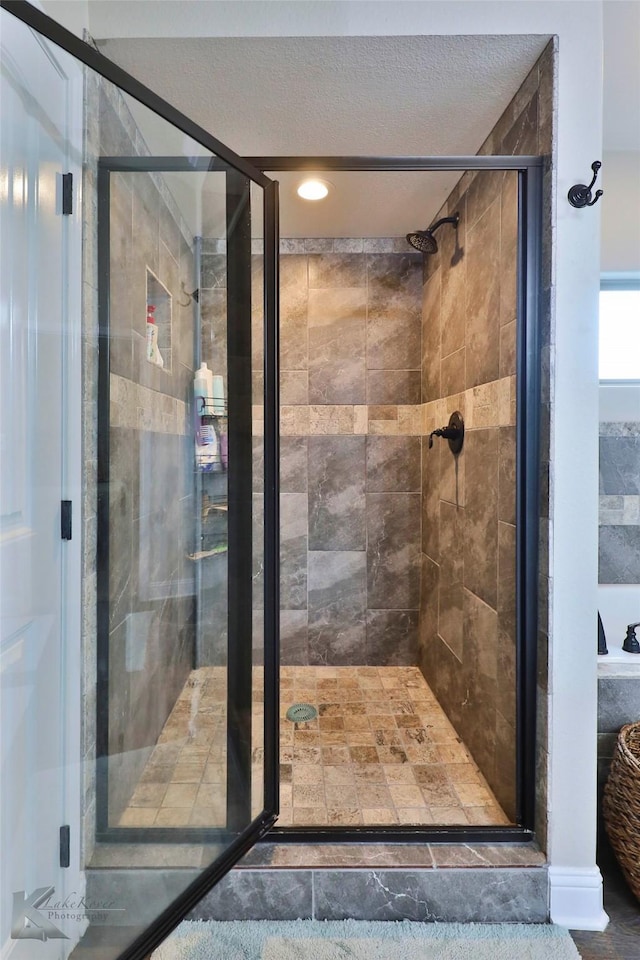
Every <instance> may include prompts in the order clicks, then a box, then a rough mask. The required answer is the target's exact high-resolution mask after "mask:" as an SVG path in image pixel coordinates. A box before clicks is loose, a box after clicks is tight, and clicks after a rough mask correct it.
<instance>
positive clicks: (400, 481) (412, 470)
mask: <svg viewBox="0 0 640 960" xmlns="http://www.w3.org/2000/svg"><path fill="white" fill-rule="evenodd" d="M366 450H367V492H368V493H384V492H390V493H411V492H419V491H420V482H421V465H420V457H421V440H420V437H384V436H369V437H367V438H366Z"/></svg>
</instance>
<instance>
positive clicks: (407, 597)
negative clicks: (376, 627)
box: [367, 493, 420, 610]
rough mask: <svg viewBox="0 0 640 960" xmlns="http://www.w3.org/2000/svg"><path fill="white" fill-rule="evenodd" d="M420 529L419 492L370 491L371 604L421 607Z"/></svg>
mask: <svg viewBox="0 0 640 960" xmlns="http://www.w3.org/2000/svg"><path fill="white" fill-rule="evenodd" d="M419 531H420V495H419V494H415V493H369V494H367V605H368V606H369V607H370V608H372V609H374V608H377V609H382V610H391V609H402V610H408V609H417V608H418V606H419V602H420V540H419Z"/></svg>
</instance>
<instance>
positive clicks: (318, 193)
mask: <svg viewBox="0 0 640 960" xmlns="http://www.w3.org/2000/svg"><path fill="white" fill-rule="evenodd" d="M330 187H331V184H330V183H329V181H328V180H318V179H317V178H316V177H313V178H311V179H309V180H303V181H302V183H301V184H300V186H299V187H298V196H299V197H302V199H303V200H324V198H325V197H326V196H327V194H328V193H329V188H330Z"/></svg>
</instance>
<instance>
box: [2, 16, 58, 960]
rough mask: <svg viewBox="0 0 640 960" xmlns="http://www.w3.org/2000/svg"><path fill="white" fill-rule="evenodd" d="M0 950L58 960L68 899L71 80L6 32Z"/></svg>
mask: <svg viewBox="0 0 640 960" xmlns="http://www.w3.org/2000/svg"><path fill="white" fill-rule="evenodd" d="M0 45H1V46H0V64H1V67H2V72H1V88H0V117H1V121H0V122H1V129H0V135H1V141H0V144H1V166H0V220H1V226H2V236H1V243H2V246H1V252H0V269H1V275H0V334H1V343H0V363H1V370H0V372H1V381H0V383H1V387H0V389H1V394H0V401H1V405H0V426H1V448H0V457H1V464H0V466H1V474H0V575H1V590H2V593H1V597H2V609H1V616H2V633H1V638H0V642H1V647H0V656H1V659H0V680H1V697H2V700H1V711H2V713H1V724H0V738H1V740H0V753H1V771H0V772H1V779H2V784H3V789H2V794H3V798H2V799H3V803H2V808H1V814H0V816H1V821H0V843H1V849H0V870H1V872H2V900H1V902H0V916H1V924H2V925H1V930H0V944H1V949H2V958H3V960H4V958H5V957H8V956H11V960H23V958H25V960H39V958H42V960H54V958H55V960H58V958H61V957H64V956H65V955H66V954H67V953H68V951H69V949H70V947H71V945H72V943H71V941H72V939H73V937H69V936H68V934H69V930H68V925H67V929H66V930H64V931H63V930H61V928H60V923H59V922H56V920H55V919H54V917H53V916H52V914H53V913H54V912H55V911H52V910H51V909H50V907H51V905H52V904H53V903H55V902H56V900H58V897H59V893H60V891H61V890H63V889H64V883H63V880H62V867H61V865H60V827H61V826H62V825H63V824H64V822H65V820H64V809H63V792H64V783H63V747H64V744H63V718H64V703H63V694H64V690H65V686H64V681H63V666H64V657H63V644H64V639H65V638H64V637H63V635H62V623H63V587H64V583H63V569H64V565H63V561H64V556H63V551H64V549H65V548H66V546H67V545H66V544H65V542H64V541H63V540H62V538H61V500H62V497H63V488H62V482H63V469H64V464H63V436H64V425H63V384H62V370H63V349H64V347H63V343H64V338H63V329H64V322H65V312H66V309H67V295H68V294H67V283H66V271H67V263H66V258H67V255H68V242H67V241H68V219H69V218H68V217H65V216H64V215H63V210H62V174H63V173H65V172H66V171H67V169H68V163H69V155H68V154H69V143H68V130H67V127H68V122H69V81H68V77H67V76H66V75H65V72H64V70H63V69H62V68H61V66H60V63H59V62H58V61H57V60H56V59H55V57H54V56H53V54H52V51H51V49H50V48H49V47H48V46H47V45H46V43H45V41H43V40H41V39H39V38H38V37H37V35H36V34H35V33H32V32H31V31H27V30H25V29H24V27H23V26H22V25H21V24H19V23H17V22H16V21H14V20H13V18H12V17H10V16H7V15H6V14H5V13H4V11H3V13H2V31H1V33H0Z"/></svg>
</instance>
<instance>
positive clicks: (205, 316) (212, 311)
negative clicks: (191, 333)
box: [200, 288, 227, 373]
mask: <svg viewBox="0 0 640 960" xmlns="http://www.w3.org/2000/svg"><path fill="white" fill-rule="evenodd" d="M200 310H201V342H202V360H203V362H204V363H206V364H207V366H208V367H209V369H210V370H220V371H222V372H223V373H224V372H226V369H227V292H226V290H225V289H223V288H216V289H215V290H203V291H202V294H201V297H200Z"/></svg>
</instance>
